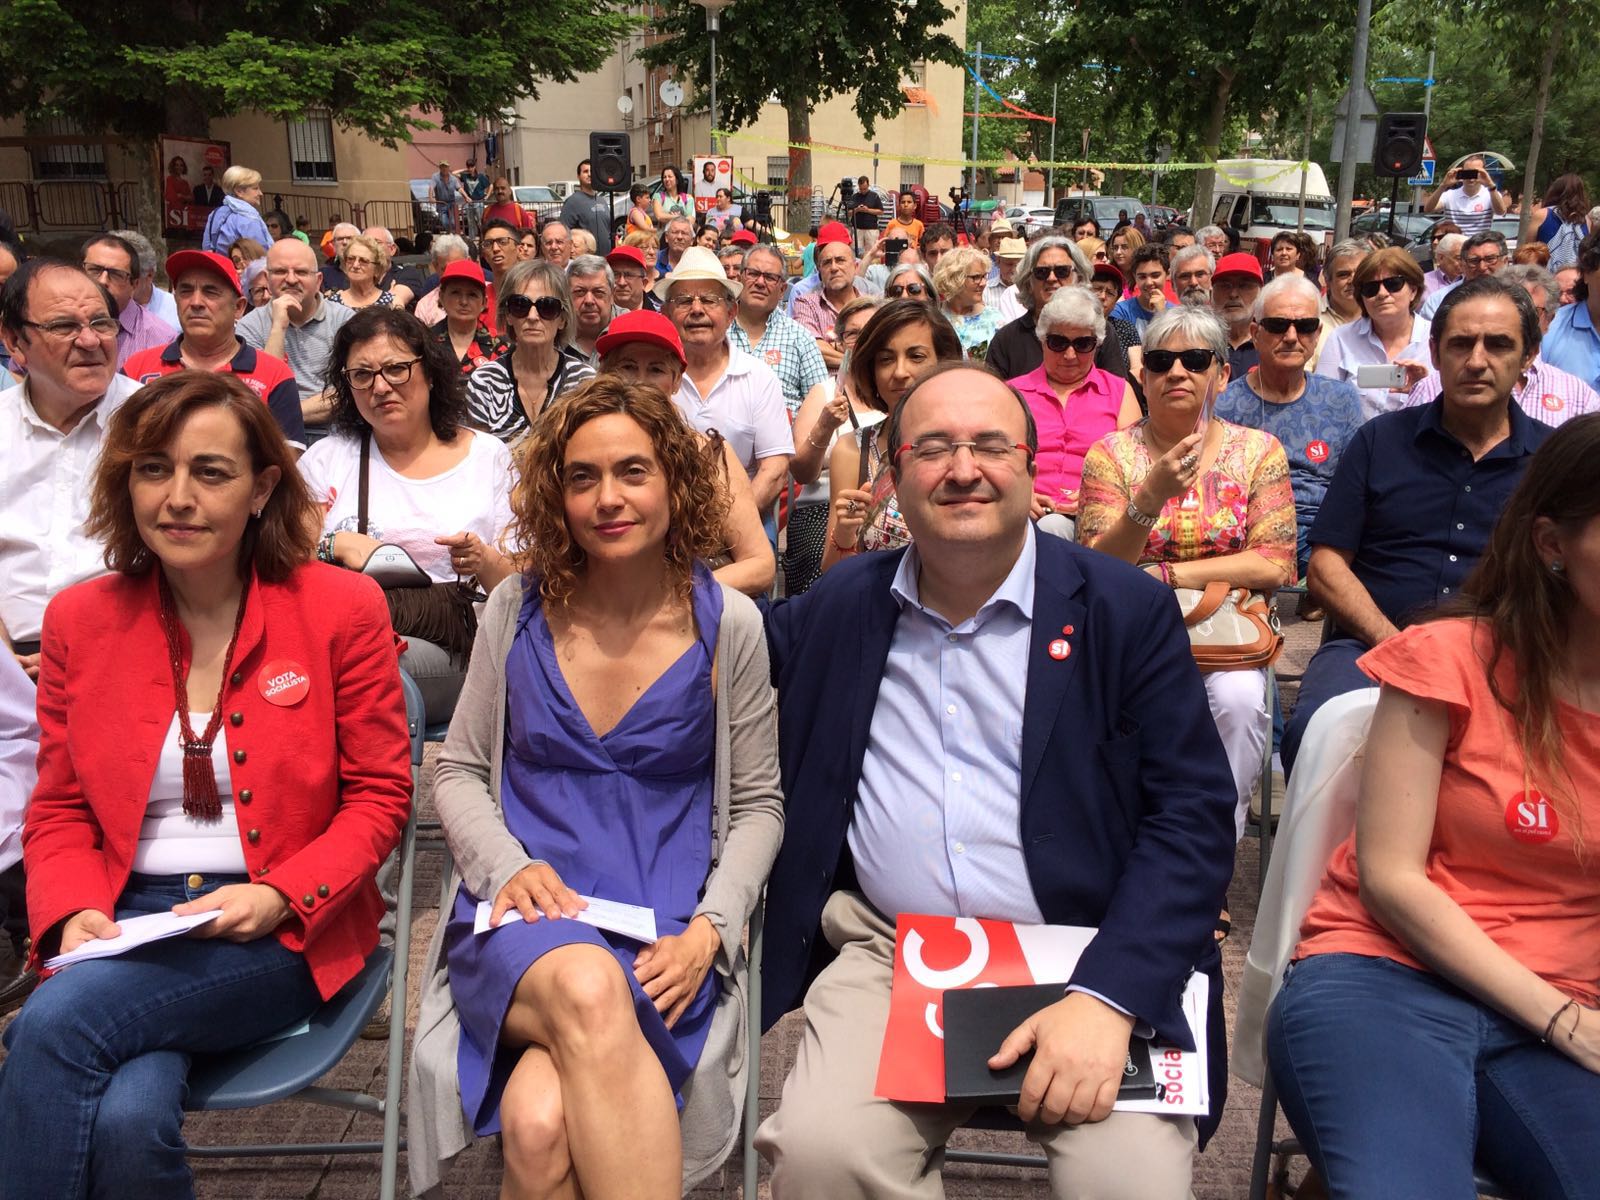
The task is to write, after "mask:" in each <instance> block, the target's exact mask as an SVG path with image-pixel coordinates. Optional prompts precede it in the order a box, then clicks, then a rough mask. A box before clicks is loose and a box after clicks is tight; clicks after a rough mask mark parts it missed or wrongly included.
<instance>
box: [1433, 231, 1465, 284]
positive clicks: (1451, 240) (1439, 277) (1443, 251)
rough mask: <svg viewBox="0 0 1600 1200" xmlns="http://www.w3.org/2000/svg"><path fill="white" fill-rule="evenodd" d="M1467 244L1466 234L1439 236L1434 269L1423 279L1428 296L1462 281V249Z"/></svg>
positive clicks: (1434, 257)
mask: <svg viewBox="0 0 1600 1200" xmlns="http://www.w3.org/2000/svg"><path fill="white" fill-rule="evenodd" d="M1466 244H1467V235H1466V234H1464V233H1442V234H1440V235H1439V240H1438V241H1436V242H1434V244H1433V267H1432V268H1431V269H1430V270H1429V271H1428V272H1427V274H1425V275H1423V277H1422V286H1423V288H1424V290H1425V293H1426V294H1427V295H1430V296H1431V295H1433V293H1434V292H1437V291H1438V290H1439V289H1440V288H1446V287H1450V286H1452V285H1453V284H1456V283H1459V282H1460V281H1461V247H1463V246H1465V245H1466Z"/></svg>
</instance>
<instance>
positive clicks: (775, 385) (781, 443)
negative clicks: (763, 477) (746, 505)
mask: <svg viewBox="0 0 1600 1200" xmlns="http://www.w3.org/2000/svg"><path fill="white" fill-rule="evenodd" d="M672 399H673V401H674V402H675V403H676V404H677V406H678V411H679V412H681V413H682V414H683V416H684V420H686V421H688V422H689V424H690V425H693V426H694V427H695V428H696V429H697V430H699V431H700V432H701V433H710V432H711V431H712V430H713V429H715V430H717V432H719V433H721V434H722V437H723V439H724V440H725V441H726V442H727V443H728V445H730V446H732V447H733V452H734V453H735V454H736V455H738V456H739V461H740V462H742V463H743V464H744V469H745V473H746V474H747V475H749V476H750V477H751V478H752V479H753V478H755V473H756V464H757V463H758V462H760V460H761V459H763V458H775V457H776V456H778V455H780V454H789V455H792V454H793V453H794V432H793V430H792V429H791V427H790V424H789V408H788V406H787V405H786V404H784V402H783V384H781V383H779V382H778V377H777V375H775V374H774V373H773V371H772V368H771V367H769V366H767V364H766V363H764V362H762V361H761V360H760V359H758V358H755V357H753V356H752V355H749V354H746V353H745V352H744V351H743V350H740V349H738V348H737V347H734V346H729V347H728V369H727V370H726V371H724V372H723V373H722V377H721V378H720V379H718V380H717V382H716V383H715V384H713V385H712V388H711V394H710V395H709V396H705V397H702V396H701V395H700V389H699V388H697V387H695V385H694V380H692V379H690V378H689V375H688V372H685V373H684V376H683V380H682V382H680V383H679V384H678V391H677V393H676V394H675V395H674V396H673V397H672Z"/></svg>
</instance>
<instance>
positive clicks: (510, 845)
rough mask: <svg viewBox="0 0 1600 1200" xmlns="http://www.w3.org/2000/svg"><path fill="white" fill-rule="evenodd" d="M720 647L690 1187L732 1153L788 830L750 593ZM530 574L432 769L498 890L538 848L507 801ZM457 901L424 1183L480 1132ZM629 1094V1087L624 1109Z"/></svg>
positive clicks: (507, 608)
mask: <svg viewBox="0 0 1600 1200" xmlns="http://www.w3.org/2000/svg"><path fill="white" fill-rule="evenodd" d="M722 595H723V610H722V624H721V627H720V629H719V631H718V635H717V656H716V663H717V665H716V676H715V678H716V718H717V726H716V728H717V740H716V751H715V753H716V768H715V770H716V791H715V800H714V806H715V818H714V821H713V826H712V830H711V873H710V875H708V876H707V877H706V882H705V887H704V889H703V891H702V893H701V900H700V904H699V906H698V907H697V908H696V910H695V915H696V916H701V915H703V916H706V917H708V918H709V919H710V920H711V922H712V924H714V925H715V926H716V927H717V929H718V930H719V931H720V933H721V935H722V949H721V950H720V951H719V952H718V954H717V957H716V961H715V963H714V964H713V966H714V969H715V970H716V972H717V974H718V975H720V976H721V977H722V995H721V997H720V999H719V1000H718V1001H717V1007H716V1011H715V1013H714V1014H713V1016H712V1019H711V1031H710V1034H709V1035H708V1037H707V1040H706V1045H705V1049H704V1051H703V1052H702V1054H701V1057H700V1063H699V1065H698V1066H697V1067H696V1068H695V1072H694V1075H693V1076H692V1077H691V1078H690V1080H689V1082H688V1083H687V1084H685V1085H684V1088H683V1098H684V1106H683V1109H682V1110H681V1112H680V1113H679V1121H680V1126H681V1128H682V1131H683V1187H684V1190H685V1191H686V1192H687V1191H688V1190H689V1189H690V1188H692V1187H694V1186H695V1185H696V1184H697V1183H699V1182H700V1181H701V1180H703V1179H704V1178H706V1177H707V1176H708V1175H710V1174H711V1173H712V1172H713V1171H715V1170H716V1169H717V1167H718V1166H720V1165H721V1164H722V1161H723V1160H724V1159H725V1158H727V1156H728V1154H729V1153H730V1152H731V1151H732V1149H733V1146H734V1143H735V1142H736V1141H737V1139H738V1132H739V1112H740V1106H741V1105H742V1103H743V1098H744V1085H745V1074H746V1071H747V1069H748V1067H749V1064H748V1062H747V1061H746V1055H745V967H746V964H745V956H744V943H743V938H744V929H745V925H746V923H747V922H748V921H749V919H750V913H751V911H752V910H753V909H754V908H755V905H756V901H757V900H758V898H759V897H760V895H761V889H762V888H763V887H764V886H765V884H766V880H767V873H768V872H769V871H770V870H771V869H772V860H773V859H774V858H775V857H776V856H777V853H778V845H779V843H780V842H781V841H782V840H783V795H782V792H781V790H780V785H779V777H778V727H777V708H776V705H775V703H774V698H773V691H772V685H771V677H770V671H769V668H768V664H767V643H766V637H765V634H764V632H763V629H762V622H761V615H760V613H759V612H758V611H757V610H756V606H755V605H754V604H753V603H752V602H751V601H750V599H749V598H748V597H746V596H744V595H741V594H740V593H738V592H735V591H732V590H730V589H728V588H726V587H724V588H723V589H722ZM522 599H523V581H522V578H521V577H520V576H515V575H514V576H512V577H511V578H510V579H507V580H505V581H504V582H503V583H501V584H500V586H499V587H497V588H495V590H494V593H493V595H491V596H490V597H489V602H488V604H487V606H486V607H485V608H484V611H483V616H482V617H481V619H480V620H479V623H478V640H477V642H476V644H475V646H474V648H473V654H472V665H471V666H470V667H469V668H468V670H467V678H466V683H465V684H464V685H463V687H462V691H461V699H460V700H459V701H458V702H457V704H456V710H455V716H454V718H453V719H452V720H451V722H450V736H449V737H448V738H447V739H446V741H445V744H444V752H443V753H442V754H441V755H440V757H439V765H438V772H437V774H436V775H435V777H434V800H435V803H436V804H437V805H438V809H439V818H440V820H441V822H442V823H443V825H444V833H445V839H446V841H447V842H448V843H449V846H450V853H451V855H452V856H453V857H454V859H455V873H454V874H453V876H452V878H451V882H450V895H451V897H454V895H455V888H456V884H457V883H465V884H466V885H467V890H468V891H469V892H471V893H472V894H473V895H474V896H478V897H480V898H483V899H488V898H490V897H493V896H495V895H497V894H498V893H499V891H500V889H501V888H502V887H503V886H505V884H506V883H507V882H508V881H509V880H510V879H511V877H512V876H513V875H515V874H516V873H517V872H518V871H520V870H522V868H524V867H526V866H527V865H528V864H529V863H531V862H533V861H534V860H533V858H532V857H531V856H530V855H529V854H528V852H527V851H526V850H525V849H524V848H523V846H522V843H521V842H519V841H517V839H516V838H514V837H513V836H512V835H511V833H510V831H509V830H508V829H507V828H506V825H505V820H504V818H503V817H502V815H501V812H500V772H501V763H502V757H503V754H504V750H505V725H506V677H505V663H506V656H507V654H508V653H509V652H510V649H511V642H512V638H513V637H514V635H515V633H516V623H517V614H518V612H519V611H520V609H521V607H522ZM447 917H448V913H446V912H441V913H440V914H439V927H438V929H437V930H435V932H434V936H433V941H432V943H431V945H430V946H429V947H428V959H427V964H426V968H425V974H424V977H423V982H422V1004H421V1011H420V1013H419V1015H418V1017H417V1037H416V1045H415V1046H414V1047H413V1050H412V1057H411V1080H410V1095H409V1097H408V1099H407V1105H406V1137H407V1140H408V1145H409V1147H410V1149H409V1150H408V1152H407V1159H408V1161H409V1164H410V1171H411V1188H412V1192H413V1194H415V1195H418V1196H423V1195H428V1194H430V1193H433V1194H437V1189H438V1186H439V1183H440V1180H441V1177H442V1174H443V1170H442V1168H443V1164H444V1163H445V1162H446V1161H447V1160H449V1159H450V1158H453V1157H454V1156H455V1155H456V1154H458V1153H460V1152H461V1151H462V1150H463V1149H465V1148H466V1147H467V1145H468V1144H469V1143H470V1142H471V1141H472V1139H473V1134H472V1131H471V1128H470V1126H469V1125H468V1124H467V1121H466V1117H465V1115H464V1114H463V1112H462V1108H461V1093H460V1086H459V1081H458V1079H457V1075H456V1053H457V1048H458V1045H459V1041H460V1036H461V1026H460V1023H459V1022H458V1020H457V1018H456V1012H455V1006H454V1003H453V1002H452V1000H451V998H450V980H449V975H448V972H447V970H446V966H445V956H444V933H445V925H446V920H447ZM627 1103H628V1098H627V1097H626V1096H618V1097H617V1107H618V1110H619V1112H620V1111H624V1110H625V1109H626V1107H627Z"/></svg>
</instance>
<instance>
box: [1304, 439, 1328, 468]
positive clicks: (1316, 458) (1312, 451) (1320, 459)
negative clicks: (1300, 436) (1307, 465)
mask: <svg viewBox="0 0 1600 1200" xmlns="http://www.w3.org/2000/svg"><path fill="white" fill-rule="evenodd" d="M1306 457H1307V458H1309V459H1310V460H1311V461H1312V462H1314V463H1325V462H1327V461H1328V443H1327V442H1325V441H1323V440H1322V439H1321V438H1318V439H1317V440H1316V441H1314V442H1307V443H1306Z"/></svg>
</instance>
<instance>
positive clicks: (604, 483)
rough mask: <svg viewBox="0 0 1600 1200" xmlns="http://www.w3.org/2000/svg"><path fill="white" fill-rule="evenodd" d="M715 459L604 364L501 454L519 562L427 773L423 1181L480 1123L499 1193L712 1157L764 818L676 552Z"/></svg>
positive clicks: (739, 1059)
mask: <svg viewBox="0 0 1600 1200" xmlns="http://www.w3.org/2000/svg"><path fill="white" fill-rule="evenodd" d="M717 453H718V451H717V450H716V449H715V448H713V447H708V446H707V445H706V444H705V443H704V442H703V441H702V440H701V439H700V438H699V437H697V436H696V434H695V432H694V430H693V429H691V428H690V427H689V425H688V424H687V423H686V422H685V421H684V420H683V418H682V417H681V416H680V415H679V413H678V410H677V409H676V408H675V407H674V405H673V404H672V402H671V401H670V400H669V399H668V398H667V397H666V395H665V394H664V393H663V392H661V391H660V390H659V389H658V388H655V387H653V386H651V385H649V384H639V383H633V382H630V381H628V380H626V379H623V378H621V377H619V376H616V375H609V374H606V375H600V376H598V377H597V378H595V379H594V380H592V381H590V382H589V383H587V384H585V385H584V386H583V387H581V388H579V389H578V390H577V391H576V392H574V393H572V394H571V395H569V396H567V397H565V398H563V400H562V401H561V402H560V403H559V404H556V405H552V406H551V407H550V408H548V409H546V410H545V411H544V412H543V413H541V414H540V415H539V417H538V418H537V419H536V420H535V422H534V426H533V430H532V432H531V433H530V435H529V437H528V439H527V441H526V443H525V444H524V445H523V447H522V449H521V453H520V460H519V461H520V465H521V477H520V482H519V483H518V484H517V487H516V490H515V492H514V493H513V497H512V510H513V514H514V524H513V540H514V541H515V542H517V543H518V544H520V545H522V546H524V547H526V549H525V550H524V551H523V553H522V554H521V556H520V557H519V559H518V568H519V572H520V573H519V574H518V575H517V576H516V577H514V578H512V579H508V580H507V581H506V582H505V583H503V584H502V585H501V586H500V587H499V588H498V589H497V590H496V591H495V593H494V594H493V595H492V596H491V597H490V599H489V605H488V608H487V610H486V612H485V613H484V617H483V620H482V622H481V624H480V626H479V631H478V645H477V649H476V651H475V653H474V654H473V658H472V666H471V669H470V672H469V674H468V678H467V685H466V688H465V690H464V691H463V692H462V697H461V703H460V705H459V707H458V708H457V711H456V715H455V719H454V720H453V721H452V722H451V726H450V736H449V740H448V741H447V742H446V744H445V748H444V754H443V756H442V757H441V759H440V765H439V773H438V776H437V779H436V782H435V785H434V795H435V798H436V800H437V803H438V806H439V816H440V819H441V820H442V821H443V823H444V827H445V833H446V836H447V837H448V838H449V840H450V846H451V849H452V850H453V851H454V852H455V855H456V862H457V864H458V868H459V871H460V886H459V888H458V889H457V891H456V894H455V902H454V906H453V908H452V910H451V913H450V915H449V918H448V920H447V921H445V922H443V923H441V926H440V932H439V933H438V934H437V935H436V936H435V939H434V944H433V948H432V956H431V957H432V962H433V964H434V968H435V974H434V977H433V979H432V982H431V983H430V985H429V986H428V988H427V990H426V993H425V995H424V998H423V1007H422V1013H421V1017H420V1020H419V1023H418V1035H417V1049H416V1055H415V1060H416V1068H415V1069H416V1075H415V1077H414V1078H413V1081H412V1087H411V1096H412V1102H413V1103H412V1110H411V1117H410V1122H409V1129H410V1131H411V1137H412V1139H413V1140H412V1152H411V1162H412V1182H413V1186H414V1187H415V1188H416V1189H417V1190H418V1191H419V1192H420V1191H422V1190H424V1189H425V1188H426V1187H428V1186H431V1184H432V1183H433V1182H435V1181H436V1180H437V1178H438V1173H439V1163H440V1162H441V1160H443V1159H445V1158H448V1157H449V1156H451V1155H453V1154H454V1153H455V1152H456V1151H458V1150H459V1149H461V1148H462V1147H464V1146H465V1145H466V1144H467V1142H468V1141H469V1140H470V1138H471V1136H472V1135H473V1134H477V1135H478V1136H488V1135H491V1134H496V1133H498V1134H500V1135H501V1138H502V1149H503V1153H504V1158H505V1176H504V1179H503V1181H502V1184H501V1193H500V1194H501V1195H502V1196H505V1197H529V1196H552V1195H590V1196H612V1195H622V1194H627V1195H637V1196H654V1197H662V1198H667V1197H677V1196H679V1195H681V1194H683V1193H684V1192H687V1191H688V1190H690V1189H691V1188H692V1187H693V1186H694V1185H695V1184H696V1183H697V1182H698V1181H699V1180H701V1179H703V1178H704V1177H705V1176H707V1175H708V1174H710V1173H711V1172H712V1171H713V1170H715V1169H716V1167H717V1166H718V1165H719V1164H720V1163H721V1162H722V1160H723V1159H724V1158H725V1157H726V1156H727V1154H728V1152H729V1150H730V1149H731V1148H732V1145H733V1142H734V1140H735V1137H736V1133H737V1128H738V1116H737V1114H738V1101H739V1098H740V1097H741V1096H742V1094H743V1090H744V1081H743V1077H744V1071H745V1070H746V1069H747V1064H746V1062H745V1060H744V1059H743V1056H742V1049H741V1039H742V1035H743V1019H742V1013H743V1010H744V1005H745V998H744V985H745V979H744V959H743V953H742V950H741V938H742V936H743V932H744V927H745V924H746V922H747V920H748V919H749V916H750V912H751V910H752V908H753V907H754V905H755V902H756V899H757V897H758V896H759V894H760V891H761V888H762V885H763V883H764V882H765V880H766V877H767V872H768V870H769V869H770V867H771V865H772V860H773V857H774V856H775V855H776V853H777V849H778V843H779V841H780V840H781V836H782V828H783V815H782V800H781V796H780V793H779V783H778V766H777V738H776V724H775V716H774V710H773V699H772V691H771V688H770V686H769V684H768V665H767V651H766V643H765V640H764V637H763V634H762V625H761V617H760V615H759V614H758V612H757V610H756V608H755V605H754V603H753V602H752V601H751V600H750V599H748V598H747V597H745V596H744V595H742V594H740V593H739V592H736V591H733V590H732V589H730V588H727V587H725V586H723V585H720V584H718V583H717V582H716V581H715V580H713V579H712V577H711V574H710V572H709V571H708V570H707V569H706V567H705V565H704V564H703V563H702V562H701V561H700V560H701V559H702V558H703V557H705V556H706V555H708V554H711V553H713V552H714V551H716V550H717V549H719V548H720V540H721V539H720V530H721V525H722V518H723V509H724V507H725V504H726V501H725V500H724V499H723V491H722V489H721V488H719V487H718V485H717V479H718V464H717V461H716V455H717ZM596 899H598V900H603V901H609V902H620V903H623V904H631V905H638V906H642V907H644V908H646V909H649V910H651V911H652V912H653V914H654V920H655V931H654V935H653V936H649V935H646V936H638V933H637V931H636V932H635V933H634V934H628V933H622V932H616V931H613V930H610V929H604V928H597V927H596V926H595V925H592V924H588V923H586V922H585V921H584V920H582V919H576V918H580V914H582V913H583V911H584V910H585V909H586V908H588V907H590V906H591V903H592V902H593V901H594V900H596ZM482 902H488V904H489V907H490V911H489V913H488V917H487V931H486V932H485V933H482V934H478V933H475V932H474V923H475V919H476V917H477V914H478V913H479V911H480V905H481V903H482ZM502 919H505V921H506V923H505V924H504V925H501V920H502ZM619 1106H623V1107H625V1108H626V1110H627V1113H628V1119H627V1120H626V1121H621V1122H619V1121H618V1120H617V1119H616V1118H617V1113H618V1111H619ZM680 1109H681V1111H680Z"/></svg>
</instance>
